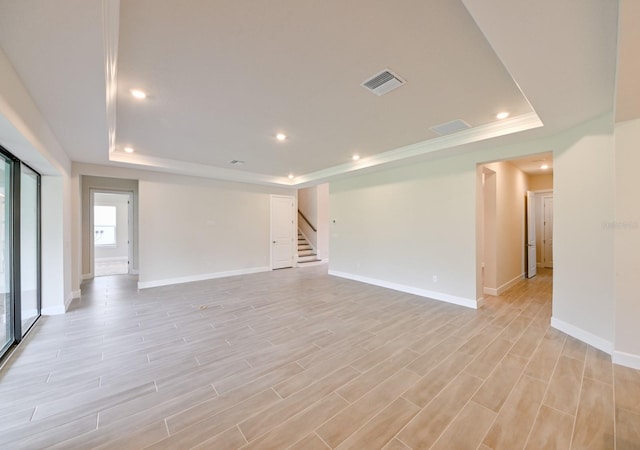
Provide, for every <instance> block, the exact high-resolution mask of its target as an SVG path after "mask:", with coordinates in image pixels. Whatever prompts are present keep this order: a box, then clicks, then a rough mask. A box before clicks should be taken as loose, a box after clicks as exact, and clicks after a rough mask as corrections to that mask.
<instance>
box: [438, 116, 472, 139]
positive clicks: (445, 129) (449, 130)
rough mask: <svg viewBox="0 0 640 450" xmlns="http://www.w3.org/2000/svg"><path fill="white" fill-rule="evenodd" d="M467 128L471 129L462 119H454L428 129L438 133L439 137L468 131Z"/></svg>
mask: <svg viewBox="0 0 640 450" xmlns="http://www.w3.org/2000/svg"><path fill="white" fill-rule="evenodd" d="M469 128H471V125H469V124H468V123H467V122H465V121H464V120H462V119H456V120H452V121H451V122H447V123H441V124H440V125H436V126H433V127H431V128H429V129H430V130H431V131H433V132H435V133H438V134H439V135H440V136H444V135H445V134H453V133H457V132H458V131H463V130H468V129H469Z"/></svg>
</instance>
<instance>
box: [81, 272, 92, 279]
mask: <svg viewBox="0 0 640 450" xmlns="http://www.w3.org/2000/svg"><path fill="white" fill-rule="evenodd" d="M81 278H82V279H83V280H90V279H92V278H93V275H92V274H90V273H83V274H82V276H81Z"/></svg>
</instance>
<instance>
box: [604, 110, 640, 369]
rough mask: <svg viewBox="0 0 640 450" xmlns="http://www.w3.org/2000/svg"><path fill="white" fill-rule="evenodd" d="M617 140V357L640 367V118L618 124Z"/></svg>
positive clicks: (613, 227) (612, 231) (614, 229)
mask: <svg viewBox="0 0 640 450" xmlns="http://www.w3.org/2000/svg"><path fill="white" fill-rule="evenodd" d="M615 144H616V186H615V187H616V204H615V206H616V212H615V222H614V223H613V224H608V225H607V227H608V230H607V233H609V234H612V235H613V236H614V240H615V250H616V256H615V274H616V278H615V283H616V286H615V298H616V311H615V325H616V333H615V349H616V353H615V354H614V361H616V360H618V361H619V362H627V363H628V364H629V365H633V366H634V367H636V368H640V326H638V320H639V318H640V296H639V295H638V292H639V288H638V274H640V252H639V250H640V201H639V200H638V193H639V192H640V178H639V177H638V168H639V167H640V152H639V151H638V146H639V145H640V119H636V120H632V121H628V122H623V123H620V124H617V125H616V130H615ZM634 356H635V357H634Z"/></svg>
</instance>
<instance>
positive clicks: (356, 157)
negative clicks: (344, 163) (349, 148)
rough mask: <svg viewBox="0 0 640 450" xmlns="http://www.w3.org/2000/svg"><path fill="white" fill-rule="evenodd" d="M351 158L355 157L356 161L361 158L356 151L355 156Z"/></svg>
mask: <svg viewBox="0 0 640 450" xmlns="http://www.w3.org/2000/svg"><path fill="white" fill-rule="evenodd" d="M351 159H353V160H354V161H357V160H359V159H360V155H358V154H357V153H356V154H355V155H353V156H352V157H351Z"/></svg>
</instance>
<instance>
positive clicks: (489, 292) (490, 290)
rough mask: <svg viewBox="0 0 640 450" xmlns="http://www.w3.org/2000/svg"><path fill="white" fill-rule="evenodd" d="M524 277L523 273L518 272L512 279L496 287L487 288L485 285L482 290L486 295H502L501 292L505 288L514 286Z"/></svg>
mask: <svg viewBox="0 0 640 450" xmlns="http://www.w3.org/2000/svg"><path fill="white" fill-rule="evenodd" d="M524 277H525V274H524V273H523V274H520V275H518V276H517V277H515V278H514V279H513V280H509V281H507V282H506V283H504V284H503V285H502V286H498V288H488V287H485V288H483V289H482V291H483V292H484V293H485V294H487V295H493V296H494V297H495V296H498V295H502V293H503V292H504V291H506V290H507V289H509V288H510V287H513V286H515V285H516V284H517V283H519V282H520V281H521V280H523V279H524Z"/></svg>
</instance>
